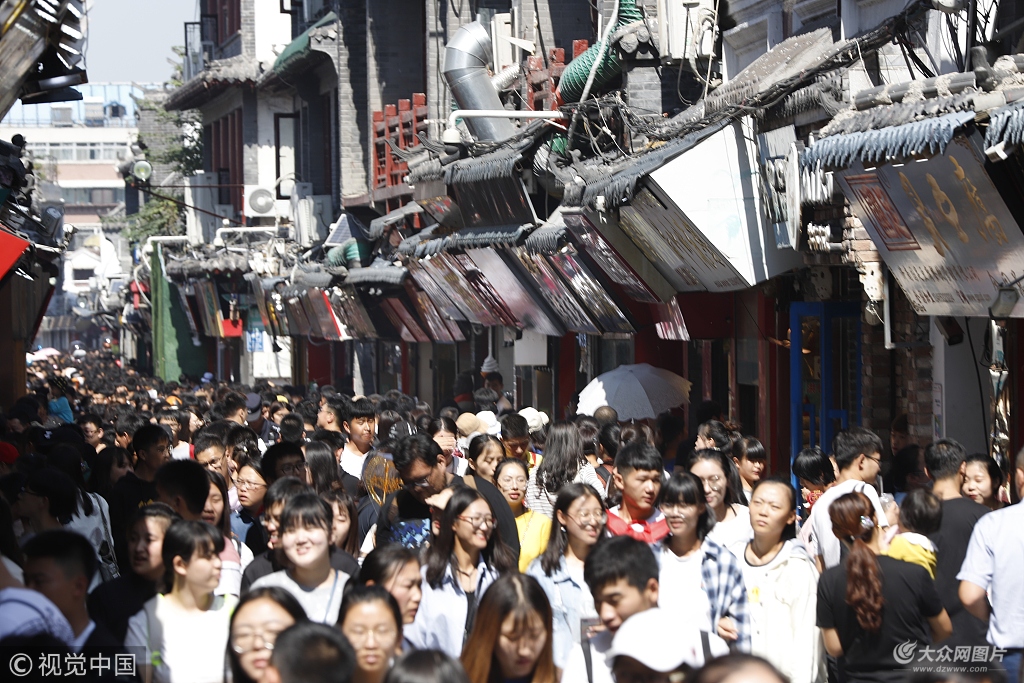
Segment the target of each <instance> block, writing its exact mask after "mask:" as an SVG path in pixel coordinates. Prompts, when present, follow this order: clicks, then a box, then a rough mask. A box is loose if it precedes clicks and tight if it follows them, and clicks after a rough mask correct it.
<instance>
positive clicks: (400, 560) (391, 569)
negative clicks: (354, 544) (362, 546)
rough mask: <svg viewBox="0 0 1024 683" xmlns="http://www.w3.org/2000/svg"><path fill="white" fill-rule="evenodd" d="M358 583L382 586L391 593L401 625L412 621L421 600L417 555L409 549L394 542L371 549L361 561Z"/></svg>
mask: <svg viewBox="0 0 1024 683" xmlns="http://www.w3.org/2000/svg"><path fill="white" fill-rule="evenodd" d="M358 582H359V584H360V585H364V586H383V587H384V589H385V590H386V591H387V592H389V593H391V595H392V596H393V597H394V598H395V601H396V602H398V608H399V610H401V612H402V625H403V626H409V625H410V624H412V623H413V621H415V620H416V612H417V611H418V610H419V608H420V600H422V599H423V588H422V586H423V577H422V576H421V575H420V558H419V555H418V554H416V552H415V551H413V550H412V549H410V548H406V547H405V546H403V545H398V544H397V543H392V544H389V545H385V546H381V547H380V548H377V549H375V550H374V551H373V552H371V553H370V554H369V555H367V556H366V558H365V559H364V560H363V566H362V567H361V568H360V570H359V579H358Z"/></svg>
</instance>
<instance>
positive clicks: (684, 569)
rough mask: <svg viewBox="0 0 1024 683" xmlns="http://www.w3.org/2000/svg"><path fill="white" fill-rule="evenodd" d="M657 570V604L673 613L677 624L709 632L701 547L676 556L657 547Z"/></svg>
mask: <svg viewBox="0 0 1024 683" xmlns="http://www.w3.org/2000/svg"><path fill="white" fill-rule="evenodd" d="M659 560H660V562H659V564H661V572H660V573H659V575H658V586H659V591H658V606H659V607H661V608H662V609H664V610H666V611H667V612H670V613H672V614H674V615H677V616H678V618H679V621H680V623H685V624H689V625H692V626H695V627H696V628H697V630H698V631H707V632H708V633H713V632H714V631H715V629H713V628H711V602H710V601H709V600H708V594H707V592H706V591H705V590H704V587H703V585H704V580H703V574H702V573H701V564H702V563H703V562H704V550H703V548H702V549H700V550H698V551H697V552H695V553H693V554H692V555H688V556H686V557H679V556H678V555H676V554H675V553H674V552H672V551H671V550H669V548H668V546H663V547H662V549H661V557H660V558H659Z"/></svg>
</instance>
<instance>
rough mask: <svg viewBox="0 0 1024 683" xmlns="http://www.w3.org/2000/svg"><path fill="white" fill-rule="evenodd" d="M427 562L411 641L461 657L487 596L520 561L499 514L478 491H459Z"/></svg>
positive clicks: (450, 502)
mask: <svg viewBox="0 0 1024 683" xmlns="http://www.w3.org/2000/svg"><path fill="white" fill-rule="evenodd" d="M424 563H425V566H424V567H423V571H422V573H423V579H424V584H425V585H424V586H423V599H422V601H421V602H420V607H419V611H417V613H416V620H415V621H414V622H413V624H412V626H411V627H410V629H409V633H408V634H407V635H408V639H409V642H410V643H411V644H412V645H413V646H414V647H416V648H421V649H422V648H436V649H439V650H441V651H442V652H445V653H447V654H449V655H451V656H453V657H455V656H457V655H459V654H460V653H461V652H462V645H463V643H464V642H465V638H466V634H467V633H469V631H470V629H471V628H472V626H473V620H474V616H475V614H476V608H477V605H478V604H479V602H480V597H481V595H483V593H484V591H486V590H487V587H488V586H490V585H491V584H492V583H494V581H495V580H496V579H497V578H498V576H500V575H501V574H504V573H505V572H508V571H514V570H515V566H516V558H515V556H514V555H513V554H512V551H511V550H509V548H508V546H506V545H505V544H504V543H502V541H501V538H500V534H499V532H498V529H497V526H496V524H495V520H494V511H493V510H491V506H490V505H489V504H488V503H487V499H486V498H484V497H483V496H482V495H480V493H479V492H477V491H476V490H475V489H471V488H468V487H458V488H457V489H456V490H455V492H454V494H453V495H452V497H451V500H449V501H448V504H447V506H446V507H445V509H444V512H443V513H442V514H441V519H440V522H439V524H438V528H437V534H436V535H435V536H434V538H433V540H432V542H431V544H430V547H429V548H427V552H426V555H425V557H424Z"/></svg>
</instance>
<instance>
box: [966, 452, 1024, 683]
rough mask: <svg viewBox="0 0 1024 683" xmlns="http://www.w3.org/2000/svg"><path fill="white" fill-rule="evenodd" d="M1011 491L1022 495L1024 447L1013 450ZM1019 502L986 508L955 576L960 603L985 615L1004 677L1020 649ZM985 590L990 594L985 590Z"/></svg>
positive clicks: (1023, 519)
mask: <svg viewBox="0 0 1024 683" xmlns="http://www.w3.org/2000/svg"><path fill="white" fill-rule="evenodd" d="M1013 478H1014V484H1015V485H1016V487H1017V495H1018V496H1019V497H1020V496H1024V452H1019V453H1017V467H1016V468H1015V469H1014V471H1013ZM1022 555H1024V505H1021V504H1020V503H1017V504H1016V505H1009V506H1007V507H1004V508H1003V509H1001V510H995V511H993V512H990V513H988V514H987V515H985V516H984V517H982V518H981V519H979V520H978V522H977V524H975V525H974V532H973V533H972V534H971V541H970V544H969V545H968V546H967V555H966V557H965V558H964V563H963V566H962V567H961V568H960V573H959V574H958V575H957V577H956V578H957V579H959V580H960V601H961V602H963V605H964V609H966V610H967V611H968V612H970V613H971V614H973V615H974V616H976V617H977V618H978V619H981V620H982V621H986V620H987V621H988V636H987V638H988V643H989V645H992V646H993V647H996V648H1001V649H1004V650H1006V651H1007V652H1006V655H1005V656H1004V657H1003V667H1004V668H1005V669H1006V673H1007V680H1010V681H1016V680H1019V678H1018V677H1019V671H1020V668H1021V653H1022V652H1024V610H1021V596H1022V595H1024V573H1022V572H1021V570H1020V558H1021V556H1022ZM990 595H991V600H990V599H989V596H990Z"/></svg>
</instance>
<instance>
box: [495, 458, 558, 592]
mask: <svg viewBox="0 0 1024 683" xmlns="http://www.w3.org/2000/svg"><path fill="white" fill-rule="evenodd" d="M528 472H529V470H527V467H526V462H524V461H523V460H520V459H519V458H505V459H504V460H502V461H501V462H499V463H498V466H497V467H496V468H495V470H494V477H495V479H494V480H495V482H496V483H497V485H498V491H500V492H501V495H502V496H503V497H504V498H505V502H507V503H508V505H509V508H511V510H512V514H513V515H514V516H515V518H516V532H517V533H518V534H519V571H521V572H525V571H526V568H527V567H529V566H530V563H531V562H533V561H534V560H535V559H536V558H538V557H540V554H541V553H542V552H544V548H546V547H547V545H548V537H550V535H551V518H550V517H548V516H547V515H544V514H541V513H539V512H537V511H536V510H527V509H526V506H525V505H524V504H523V503H524V498H525V496H526V486H527V481H528Z"/></svg>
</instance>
